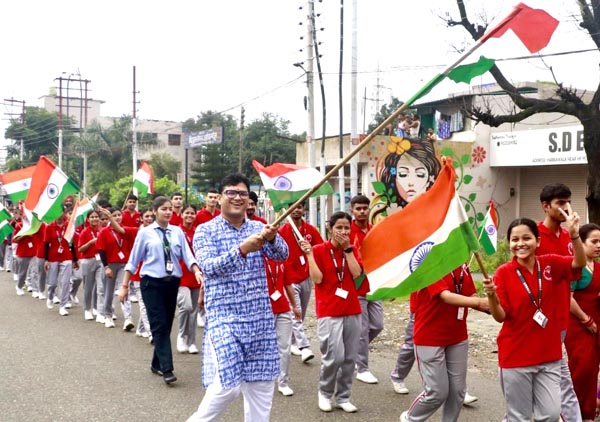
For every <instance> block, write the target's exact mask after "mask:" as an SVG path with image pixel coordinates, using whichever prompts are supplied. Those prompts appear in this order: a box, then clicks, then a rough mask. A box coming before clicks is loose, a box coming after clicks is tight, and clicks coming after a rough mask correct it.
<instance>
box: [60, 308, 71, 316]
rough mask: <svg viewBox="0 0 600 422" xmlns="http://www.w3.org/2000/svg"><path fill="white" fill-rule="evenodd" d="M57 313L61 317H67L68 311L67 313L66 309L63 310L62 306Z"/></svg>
mask: <svg viewBox="0 0 600 422" xmlns="http://www.w3.org/2000/svg"><path fill="white" fill-rule="evenodd" d="M58 313H59V314H60V315H61V316H67V315H69V311H67V308H65V307H64V306H63V307H61V308H60V309H59V310H58Z"/></svg>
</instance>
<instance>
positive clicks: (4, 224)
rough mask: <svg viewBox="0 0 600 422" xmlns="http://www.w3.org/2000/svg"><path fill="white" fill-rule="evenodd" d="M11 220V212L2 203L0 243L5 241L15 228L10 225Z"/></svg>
mask: <svg viewBox="0 0 600 422" xmlns="http://www.w3.org/2000/svg"><path fill="white" fill-rule="evenodd" d="M11 218H12V215H11V214H10V212H8V210H7V209H6V208H4V205H2V204H1V203H0V242H2V241H4V239H6V238H7V237H8V235H9V234H11V233H12V232H13V230H14V227H13V226H12V225H11V224H10V219H11Z"/></svg>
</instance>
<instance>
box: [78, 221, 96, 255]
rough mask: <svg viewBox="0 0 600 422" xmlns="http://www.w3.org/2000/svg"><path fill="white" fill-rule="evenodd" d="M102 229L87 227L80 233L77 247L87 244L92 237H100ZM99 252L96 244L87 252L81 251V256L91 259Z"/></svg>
mask: <svg viewBox="0 0 600 422" xmlns="http://www.w3.org/2000/svg"><path fill="white" fill-rule="evenodd" d="M99 234H100V231H99V230H98V229H96V230H94V229H92V228H91V227H86V228H85V229H83V230H82V231H81V234H80V235H79V242H78V243H77V248H78V250H79V248H81V246H83V245H85V244H86V243H88V242H89V241H90V240H92V239H98V235H99ZM97 253H98V249H97V248H96V244H95V243H94V244H93V245H91V246H90V247H89V248H88V249H87V250H86V251H85V252H79V257H80V258H81V259H90V258H94V257H95V256H96V254H97Z"/></svg>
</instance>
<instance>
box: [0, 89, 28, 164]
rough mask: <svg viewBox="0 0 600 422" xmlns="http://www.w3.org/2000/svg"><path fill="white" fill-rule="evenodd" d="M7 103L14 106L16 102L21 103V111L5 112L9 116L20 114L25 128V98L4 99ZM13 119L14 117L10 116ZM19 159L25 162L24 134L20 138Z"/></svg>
mask: <svg viewBox="0 0 600 422" xmlns="http://www.w3.org/2000/svg"><path fill="white" fill-rule="evenodd" d="M4 101H6V102H7V103H10V106H11V107H13V106H14V105H15V103H18V104H21V113H5V114H7V115H8V116H19V117H20V118H21V124H22V125H23V129H25V100H15V99H14V98H12V97H11V98H10V99H6V98H5V99H4ZM9 119H11V120H12V117H9ZM19 144H20V145H19V159H20V160H21V163H22V162H23V158H24V156H25V147H24V145H23V136H21V139H20V140H19Z"/></svg>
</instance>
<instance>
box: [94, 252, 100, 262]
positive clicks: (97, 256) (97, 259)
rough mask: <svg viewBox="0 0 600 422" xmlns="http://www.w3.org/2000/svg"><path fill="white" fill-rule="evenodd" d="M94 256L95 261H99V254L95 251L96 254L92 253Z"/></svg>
mask: <svg viewBox="0 0 600 422" xmlns="http://www.w3.org/2000/svg"><path fill="white" fill-rule="evenodd" d="M94 257H95V258H96V261H100V254H99V253H97V254H96V255H94Z"/></svg>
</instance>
